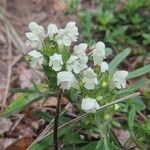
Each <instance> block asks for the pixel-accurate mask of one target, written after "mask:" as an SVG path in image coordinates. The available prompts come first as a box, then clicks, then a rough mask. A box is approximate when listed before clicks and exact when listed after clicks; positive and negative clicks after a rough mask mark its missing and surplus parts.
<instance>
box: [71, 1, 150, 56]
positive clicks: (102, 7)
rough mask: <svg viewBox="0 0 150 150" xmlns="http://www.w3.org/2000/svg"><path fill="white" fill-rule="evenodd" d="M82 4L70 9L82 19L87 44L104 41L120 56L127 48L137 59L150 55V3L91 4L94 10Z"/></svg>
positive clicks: (101, 2)
mask: <svg viewBox="0 0 150 150" xmlns="http://www.w3.org/2000/svg"><path fill="white" fill-rule="evenodd" d="M78 3H79V5H80V7H79V8H78V9H77V10H76V9H73V8H72V7H70V9H71V10H72V12H74V13H75V14H77V17H78V18H79V23H80V25H81V30H82V37H83V40H85V39H87V40H88V42H89V43H93V42H94V40H93V39H95V40H99V39H102V40H103V41H104V42H105V43H107V45H109V46H110V47H111V48H112V49H113V50H114V51H115V52H117V53H118V52H120V51H122V50H123V49H124V48H126V47H130V48H131V50H132V53H133V54H134V55H141V54H145V53H146V54H147V53H149V51H148V50H149V32H150V26H149V24H150V20H149V13H148V12H149V9H150V1H149V0H127V1H118V0H102V1H91V3H92V4H91V5H92V6H91V8H87V7H86V6H84V3H81V1H79V0H78ZM85 3H86V2H85ZM93 6H94V9H93ZM76 8H77V7H76ZM73 10H74V11H73Z"/></svg>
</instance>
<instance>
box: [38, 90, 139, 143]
mask: <svg viewBox="0 0 150 150" xmlns="http://www.w3.org/2000/svg"><path fill="white" fill-rule="evenodd" d="M140 94H141V93H140V92H136V93H133V94H130V95H128V96H125V97H122V98H119V99H117V100H115V101H113V102H111V103H108V104H106V105H104V106H101V108H100V109H99V110H98V111H97V112H101V111H102V110H104V109H106V108H108V107H110V106H112V105H114V104H118V103H121V102H124V101H126V100H128V99H130V98H133V97H136V96H138V95H140ZM89 115H90V113H85V114H83V115H81V116H79V117H77V118H75V119H72V120H70V121H68V122H66V123H65V124H63V125H61V126H60V127H58V130H60V129H62V128H64V127H66V126H69V125H70V124H74V123H75V122H77V121H79V120H81V119H82V118H85V117H87V116H89ZM51 134H53V131H51V132H49V133H48V134H46V135H44V136H43V137H42V138H41V139H40V140H38V141H37V142H40V141H41V140H42V139H44V138H46V137H47V136H49V135H51Z"/></svg>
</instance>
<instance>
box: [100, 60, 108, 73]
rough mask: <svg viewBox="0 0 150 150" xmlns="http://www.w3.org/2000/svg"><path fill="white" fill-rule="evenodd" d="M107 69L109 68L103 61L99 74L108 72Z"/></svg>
mask: <svg viewBox="0 0 150 150" xmlns="http://www.w3.org/2000/svg"><path fill="white" fill-rule="evenodd" d="M108 68H109V66H108V64H107V63H106V62H105V61H103V62H102V63H101V72H105V71H108Z"/></svg>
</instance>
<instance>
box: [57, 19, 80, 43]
mask: <svg viewBox="0 0 150 150" xmlns="http://www.w3.org/2000/svg"><path fill="white" fill-rule="evenodd" d="M75 24H76V23H75V22H68V23H67V25H66V27H65V29H59V31H58V35H57V36H56V40H57V44H58V45H65V46H70V45H71V43H72V42H76V41H77V39H78V34H79V33H78V28H77V27H76V25H75Z"/></svg>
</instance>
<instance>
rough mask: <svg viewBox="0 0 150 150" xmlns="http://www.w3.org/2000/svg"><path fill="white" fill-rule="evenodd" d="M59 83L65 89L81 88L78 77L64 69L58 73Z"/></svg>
mask: <svg viewBox="0 0 150 150" xmlns="http://www.w3.org/2000/svg"><path fill="white" fill-rule="evenodd" d="M57 85H60V87H61V88H62V89H64V90H65V89H67V90H68V89H70V88H71V87H74V88H79V86H78V82H77V80H76V78H75V77H74V75H73V74H72V73H71V72H69V71H62V72H59V73H58V74H57Z"/></svg>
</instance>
